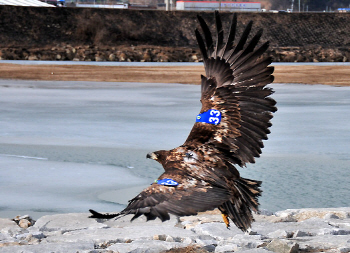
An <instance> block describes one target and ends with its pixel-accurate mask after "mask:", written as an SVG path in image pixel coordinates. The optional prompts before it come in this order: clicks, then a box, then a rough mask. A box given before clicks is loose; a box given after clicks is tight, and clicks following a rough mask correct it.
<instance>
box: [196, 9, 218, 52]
mask: <svg viewBox="0 0 350 253" xmlns="http://www.w3.org/2000/svg"><path fill="white" fill-rule="evenodd" d="M197 19H198V21H199V24H200V26H201V28H202V31H203V33H204V38H205V43H206V44H207V54H208V57H210V56H211V54H212V53H213V49H214V45H213V38H212V35H211V32H210V29H209V27H208V25H207V23H205V21H204V19H203V18H202V17H201V16H199V15H197Z"/></svg>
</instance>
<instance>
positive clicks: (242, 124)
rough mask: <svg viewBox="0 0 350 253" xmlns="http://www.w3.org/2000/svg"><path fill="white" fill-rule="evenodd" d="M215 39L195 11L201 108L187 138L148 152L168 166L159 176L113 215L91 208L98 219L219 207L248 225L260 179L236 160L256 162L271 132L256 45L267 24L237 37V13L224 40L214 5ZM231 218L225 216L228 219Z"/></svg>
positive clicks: (267, 70)
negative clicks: (171, 146) (248, 174)
mask: <svg viewBox="0 0 350 253" xmlns="http://www.w3.org/2000/svg"><path fill="white" fill-rule="evenodd" d="M215 19H216V28H217V38H216V44H215V45H214V42H213V39H212V35H211V32H210V30H209V28H208V26H207V25H206V23H205V22H204V20H203V19H202V18H201V17H198V20H199V23H200V26H201V28H202V31H203V33H204V39H203V37H202V35H201V34H200V33H199V31H198V30H196V36H197V41H198V44H199V47H200V50H201V53H202V55H203V62H204V66H205V71H206V77H204V76H202V85H201V89H202V95H201V102H202V109H201V111H200V114H199V115H198V116H197V119H196V123H195V125H194V126H193V128H192V131H191V132H190V134H189V136H188V138H187V140H186V141H185V143H184V144H183V145H181V146H180V147H177V148H175V149H172V150H168V151H166V150H161V151H156V152H153V153H152V154H149V155H148V157H149V158H152V159H155V160H157V161H158V162H160V163H161V164H162V165H163V167H164V169H165V172H164V173H163V174H162V175H161V176H160V177H159V178H158V180H157V182H155V183H153V184H152V185H151V186H149V187H148V188H146V189H145V190H143V191H142V192H141V193H140V194H139V195H137V196H136V197H135V198H133V199H132V200H130V201H129V204H128V206H127V207H126V208H125V209H124V210H123V211H121V212H120V213H116V214H100V213H98V212H95V211H93V210H90V211H91V213H92V216H91V217H93V218H107V219H108V218H112V217H118V216H122V215H127V214H133V215H134V216H133V218H132V219H135V218H137V217H139V216H140V215H145V216H146V217H147V219H148V220H152V219H155V218H157V217H158V218H160V219H161V220H163V221H164V220H167V219H169V218H170V217H169V213H172V214H175V215H179V216H184V215H193V214H196V213H198V212H200V211H206V210H212V209H214V208H217V207H218V208H219V210H220V211H221V212H222V214H223V216H224V220H225V223H226V222H228V220H227V217H229V218H230V219H231V220H232V221H233V222H234V223H235V224H236V225H237V226H238V227H239V228H240V229H242V230H244V231H245V230H247V229H248V228H249V227H250V225H251V222H252V220H253V216H252V211H257V209H258V196H260V193H261V190H260V189H259V186H260V184H261V182H259V181H255V180H250V179H245V178H242V177H240V175H239V172H238V170H237V169H236V168H235V166H234V165H235V164H238V165H239V166H244V165H245V164H246V163H247V162H254V157H258V156H259V155H260V153H261V148H262V147H263V143H262V140H264V139H267V134H268V133H269V130H268V128H269V127H270V126H271V123H270V119H271V118H272V112H274V111H276V108H275V106H274V105H275V101H274V100H273V99H271V98H269V96H270V95H271V94H272V90H271V89H269V88H266V85H267V84H269V83H271V82H272V81H273V76H272V72H273V68H272V67H268V65H269V64H270V63H271V62H272V60H271V58H270V57H263V53H264V52H265V51H266V49H267V47H268V43H264V44H262V45H261V46H260V47H258V48H256V46H257V44H258V42H259V39H260V37H261V34H262V31H259V32H258V33H257V34H256V35H255V36H254V37H253V38H252V39H251V40H250V42H248V43H247V39H248V37H249V33H250V30H251V27H252V23H251V22H250V23H249V24H248V25H247V27H246V29H245V31H244V32H243V34H242V36H241V38H240V39H239V40H238V42H237V43H234V41H235V34H236V25H237V18H236V15H234V16H233V19H232V24H231V29H230V33H229V35H228V38H227V42H226V43H224V42H223V41H224V40H223V36H224V34H223V30H222V24H221V20H220V16H219V13H218V12H215ZM227 224H228V223H227Z"/></svg>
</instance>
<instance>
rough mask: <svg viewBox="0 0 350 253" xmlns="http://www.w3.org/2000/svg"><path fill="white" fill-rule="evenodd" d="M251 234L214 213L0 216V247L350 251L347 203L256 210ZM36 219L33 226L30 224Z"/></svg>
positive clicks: (0, 249) (8, 249)
mask: <svg viewBox="0 0 350 253" xmlns="http://www.w3.org/2000/svg"><path fill="white" fill-rule="evenodd" d="M255 219H256V222H254V223H253V226H252V230H251V231H250V232H249V233H245V234H244V233H242V232H241V231H240V230H239V229H237V228H236V227H235V226H234V225H233V226H232V227H231V228H230V229H226V226H225V224H224V223H223V221H222V218H221V215H220V214H218V213H217V212H209V213H203V214H200V215H198V216H189V217H181V218H177V217H172V218H171V220H170V221H166V222H164V223H162V222H160V220H155V221H150V222H146V221H145V219H143V218H139V219H137V220H135V221H133V222H132V223H130V221H129V220H130V217H129V216H127V217H123V218H121V219H119V220H109V221H102V220H95V219H89V218H88V214H86V213H83V214H79V213H73V214H58V215H49V216H43V217H41V218H39V219H38V220H37V221H36V222H34V221H32V220H31V219H30V218H29V217H27V216H25V217H22V218H17V219H15V220H14V221H13V220H10V219H0V228H1V230H0V252H11V253H14V252H90V253H92V252H106V253H107V252H165V251H167V252H201V253H205V252H236V251H240V252H246V253H248V252H250V253H253V252H254V253H263V252H278V253H280V252H285V253H296V252H335V253H347V252H350V208H327V209H293V210H285V211H280V212H277V213H276V214H269V213H265V214H259V215H255ZM33 224H34V225H33Z"/></svg>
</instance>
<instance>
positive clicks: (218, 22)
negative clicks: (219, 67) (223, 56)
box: [214, 11, 224, 58]
mask: <svg viewBox="0 0 350 253" xmlns="http://www.w3.org/2000/svg"><path fill="white" fill-rule="evenodd" d="M215 23H216V48H215V52H214V58H216V57H220V56H219V55H218V53H219V52H220V50H221V48H222V46H223V41H224V31H223V29H222V22H221V18H220V14H219V12H218V11H215Z"/></svg>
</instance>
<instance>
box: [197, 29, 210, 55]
mask: <svg viewBox="0 0 350 253" xmlns="http://www.w3.org/2000/svg"><path fill="white" fill-rule="evenodd" d="M195 34H196V38H197V43H198V46H199V50H200V51H201V54H202V57H203V61H204V60H206V59H208V55H207V50H206V48H205V44H204V41H203V37H202V35H201V34H200V32H199V31H198V29H196V30H195Z"/></svg>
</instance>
